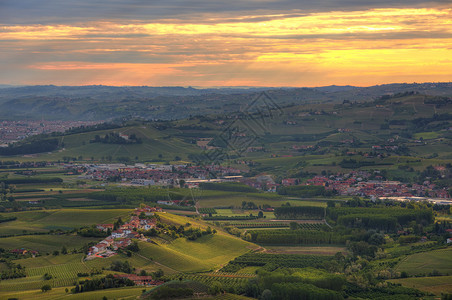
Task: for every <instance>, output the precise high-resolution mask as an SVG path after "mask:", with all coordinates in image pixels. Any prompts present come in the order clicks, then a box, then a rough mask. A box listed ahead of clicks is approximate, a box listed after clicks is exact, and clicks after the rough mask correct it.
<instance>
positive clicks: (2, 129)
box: [0, 120, 101, 146]
mask: <svg viewBox="0 0 452 300" xmlns="http://www.w3.org/2000/svg"><path fill="white" fill-rule="evenodd" d="M98 123H101V121H44V120H41V121H32V120H23V121H6V120H4V121H1V122H0V125H1V126H0V146H2V145H3V146H7V145H8V143H13V142H17V141H20V140H22V139H24V138H26V137H29V136H32V135H37V134H42V133H51V132H64V131H66V130H68V129H71V128H75V127H80V126H89V125H95V124H98Z"/></svg>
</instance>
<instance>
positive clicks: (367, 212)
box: [327, 207, 433, 231]
mask: <svg viewBox="0 0 452 300" xmlns="http://www.w3.org/2000/svg"><path fill="white" fill-rule="evenodd" d="M327 215H328V217H330V218H331V219H332V220H333V221H336V222H337V223H338V224H340V225H344V226H347V227H357V228H367V229H379V230H385V231H395V230H396V229H397V226H399V225H400V226H403V225H406V224H408V223H409V222H411V221H415V222H417V223H419V224H425V225H427V224H431V223H432V222H433V212H432V210H430V209H408V208H401V207H388V208H374V207H328V208H327Z"/></svg>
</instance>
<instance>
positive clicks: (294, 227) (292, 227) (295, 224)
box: [289, 222, 298, 230]
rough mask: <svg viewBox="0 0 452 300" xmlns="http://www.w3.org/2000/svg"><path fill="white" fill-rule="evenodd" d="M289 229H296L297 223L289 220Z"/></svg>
mask: <svg viewBox="0 0 452 300" xmlns="http://www.w3.org/2000/svg"><path fill="white" fill-rule="evenodd" d="M289 226H290V229H291V230H297V229H298V223H297V222H290V224H289Z"/></svg>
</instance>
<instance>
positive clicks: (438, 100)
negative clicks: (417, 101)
mask: <svg viewBox="0 0 452 300" xmlns="http://www.w3.org/2000/svg"><path fill="white" fill-rule="evenodd" d="M450 103H452V98H449V97H441V96H436V97H432V98H430V97H428V98H426V99H425V100H424V104H436V105H437V106H443V105H446V104H450Z"/></svg>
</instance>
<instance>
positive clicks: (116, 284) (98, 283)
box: [72, 275, 135, 294]
mask: <svg viewBox="0 0 452 300" xmlns="http://www.w3.org/2000/svg"><path fill="white" fill-rule="evenodd" d="M133 285H135V283H134V282H133V281H132V280H130V279H128V278H117V277H114V276H113V275H107V276H106V277H104V278H99V279H98V278H93V279H90V280H85V281H81V282H80V284H77V285H76V286H75V288H73V289H72V293H74V294H78V293H83V292H89V291H96V290H103V289H112V288H120V287H125V286H133Z"/></svg>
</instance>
